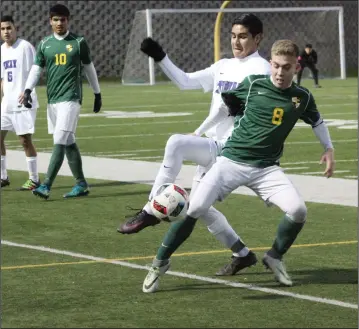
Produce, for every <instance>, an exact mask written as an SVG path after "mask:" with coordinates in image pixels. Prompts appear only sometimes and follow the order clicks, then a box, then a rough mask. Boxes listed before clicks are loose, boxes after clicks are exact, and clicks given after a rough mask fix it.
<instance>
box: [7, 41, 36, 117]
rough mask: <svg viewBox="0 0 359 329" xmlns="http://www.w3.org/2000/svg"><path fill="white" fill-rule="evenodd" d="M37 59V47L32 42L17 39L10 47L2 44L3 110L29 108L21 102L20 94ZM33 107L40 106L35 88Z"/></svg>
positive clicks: (10, 110)
mask: <svg viewBox="0 0 359 329" xmlns="http://www.w3.org/2000/svg"><path fill="white" fill-rule="evenodd" d="M34 59H35V48H34V47H33V46H32V45H31V43H30V42H28V41H26V40H23V39H17V40H16V42H15V43H14V44H13V45H12V46H11V47H8V46H7V45H6V43H3V44H2V45H1V81H2V85H3V93H4V96H3V98H2V101H1V111H5V112H15V111H24V110H27V108H25V107H24V106H23V105H22V106H21V105H20V104H19V101H18V99H19V95H20V94H21V93H22V92H24V90H25V83H26V80H27V77H28V75H29V72H30V69H31V66H32V64H33V63H34ZM31 98H32V108H33V109H37V108H38V107H39V104H38V101H37V95H36V91H35V89H34V90H33V91H32V93H31Z"/></svg>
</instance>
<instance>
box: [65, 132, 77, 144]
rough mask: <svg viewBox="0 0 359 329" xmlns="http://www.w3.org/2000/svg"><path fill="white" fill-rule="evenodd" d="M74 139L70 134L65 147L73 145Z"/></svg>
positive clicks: (73, 135) (72, 134)
mask: <svg viewBox="0 0 359 329" xmlns="http://www.w3.org/2000/svg"><path fill="white" fill-rule="evenodd" d="M75 142H76V138H75V134H74V133H72V132H71V133H70V135H69V137H68V138H67V142H66V146H68V145H72V144H75Z"/></svg>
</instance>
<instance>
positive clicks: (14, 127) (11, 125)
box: [1, 109, 37, 136]
mask: <svg viewBox="0 0 359 329" xmlns="http://www.w3.org/2000/svg"><path fill="white" fill-rule="evenodd" d="M36 114H37V110H36V109H31V110H23V111H13V112H1V130H7V131H13V132H15V134H16V135H18V136H22V135H27V134H34V132H35V121H36Z"/></svg>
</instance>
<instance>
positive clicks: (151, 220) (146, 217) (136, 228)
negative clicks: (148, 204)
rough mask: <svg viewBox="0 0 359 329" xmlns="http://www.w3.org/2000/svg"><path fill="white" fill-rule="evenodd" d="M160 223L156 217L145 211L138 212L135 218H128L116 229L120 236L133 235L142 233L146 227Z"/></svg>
mask: <svg viewBox="0 0 359 329" xmlns="http://www.w3.org/2000/svg"><path fill="white" fill-rule="evenodd" d="M160 222H161V220H159V219H158V218H157V217H155V216H153V215H150V214H148V213H147V212H146V211H145V210H140V211H139V212H137V213H136V214H135V216H133V217H130V218H128V219H127V220H126V222H124V223H123V224H121V225H120V226H119V227H118V228H117V232H119V233H122V234H133V233H137V232H140V231H142V230H143V229H144V228H146V227H147V226H154V225H157V224H159V223H160Z"/></svg>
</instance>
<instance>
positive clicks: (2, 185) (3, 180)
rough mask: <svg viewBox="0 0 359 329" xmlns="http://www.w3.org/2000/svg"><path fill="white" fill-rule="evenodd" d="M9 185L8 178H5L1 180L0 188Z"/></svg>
mask: <svg viewBox="0 0 359 329" xmlns="http://www.w3.org/2000/svg"><path fill="white" fill-rule="evenodd" d="M9 185H10V180H9V177H6V179H1V187H5V186H9Z"/></svg>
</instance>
